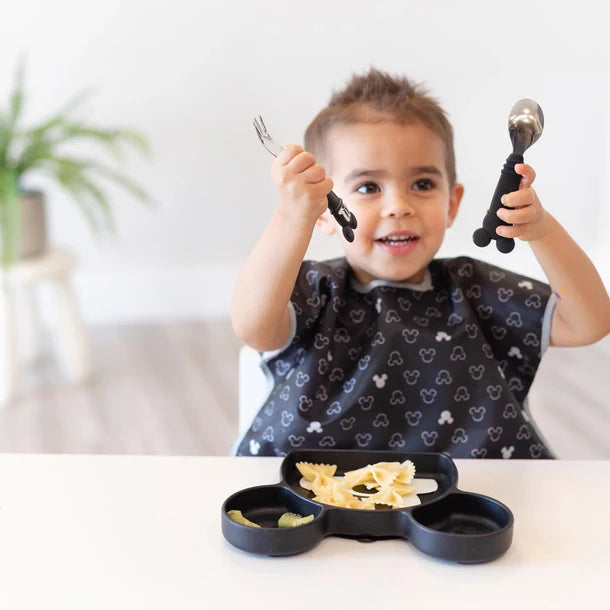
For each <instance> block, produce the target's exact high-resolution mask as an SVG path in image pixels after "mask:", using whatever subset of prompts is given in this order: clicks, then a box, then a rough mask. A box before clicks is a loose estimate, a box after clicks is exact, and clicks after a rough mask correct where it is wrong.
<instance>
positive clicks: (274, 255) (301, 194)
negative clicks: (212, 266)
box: [231, 145, 333, 351]
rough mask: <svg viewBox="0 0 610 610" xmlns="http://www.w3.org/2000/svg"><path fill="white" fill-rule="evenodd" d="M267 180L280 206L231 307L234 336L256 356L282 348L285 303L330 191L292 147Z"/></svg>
mask: <svg viewBox="0 0 610 610" xmlns="http://www.w3.org/2000/svg"><path fill="white" fill-rule="evenodd" d="M271 175H272V177H273V181H274V182H275V184H276V188H277V191H278V198H279V205H278V206H277V208H276V210H275V212H274V214H273V216H272V218H271V221H270V222H269V224H268V225H267V228H266V229H265V231H264V233H263V235H262V237H261V238H260V240H259V241H258V243H257V244H256V246H255V247H254V249H253V250H252V253H251V254H250V256H249V258H248V260H247V261H246V264H245V265H244V267H243V269H242V270H241V272H240V274H239V277H238V279H237V285H236V287H235V292H234V294H233V301H232V303H231V322H232V324H233V329H234V330H235V333H236V334H237V336H238V337H239V338H240V339H241V340H242V341H243V342H244V343H246V344H247V345H249V346H250V347H252V348H254V349H256V350H259V351H268V350H273V349H277V348H279V347H282V345H284V343H285V342H286V340H287V339H288V334H289V332H290V318H289V313H288V301H289V300H290V296H291V294H292V291H293V289H294V284H295V281H296V278H297V275H298V273H299V268H300V266H301V263H302V261H303V257H304V256H305V252H306V250H307V247H308V245H309V242H310V240H311V235H312V233H313V229H314V226H315V224H316V220H317V219H318V218H319V217H320V216H321V215H322V214H323V213H324V211H325V210H326V209H327V207H328V202H327V199H326V196H327V195H328V193H329V192H330V191H331V189H332V187H333V184H332V181H331V179H330V178H327V177H326V172H325V171H324V168H323V167H322V166H321V165H319V164H317V163H316V160H315V159H314V157H313V155H311V154H310V153H308V152H305V151H304V150H303V148H302V147H300V146H296V145H288V146H286V147H284V150H283V151H282V152H281V153H280V155H279V156H278V157H277V159H276V160H275V162H274V163H273V167H272V170H271Z"/></svg>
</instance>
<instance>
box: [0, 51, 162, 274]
mask: <svg viewBox="0 0 610 610" xmlns="http://www.w3.org/2000/svg"><path fill="white" fill-rule="evenodd" d="M23 73H24V70H23V63H21V64H20V66H19V67H18V69H17V74H16V79H15V85H14V88H13V90H12V92H11V94H10V98H9V103H8V107H7V108H2V105H1V104H0V243H1V263H2V266H3V267H4V268H7V267H10V266H11V265H12V264H13V263H14V262H15V261H16V260H18V259H19V258H22V257H28V256H35V255H36V254H40V253H41V250H42V251H44V247H45V245H46V228H45V221H44V218H45V215H44V208H43V205H44V199H43V196H42V193H40V192H37V191H26V190H24V189H23V188H22V177H23V175H24V174H25V173H26V172H28V171H31V170H36V171H37V172H40V173H42V174H45V175H48V176H50V177H51V178H52V179H53V180H56V181H57V183H58V184H59V185H61V186H62V187H63V188H64V189H65V190H66V191H67V192H68V193H69V194H70V195H71V197H72V198H73V199H74V200H75V202H76V203H77V204H78V205H79V207H80V209H81V211H82V212H83V213H84V215H85V218H86V219H87V221H88V223H89V224H90V225H91V227H92V228H93V229H94V230H95V231H100V230H113V229H114V222H113V215H112V210H111V206H110V203H109V201H108V198H107V196H106V194H105V193H104V191H103V190H102V186H101V181H100V179H102V181H109V182H113V183H115V184H119V185H120V186H122V187H124V188H125V189H127V191H129V192H130V193H131V194H132V195H133V196H135V197H136V198H138V199H140V200H143V201H149V200H150V197H149V196H148V194H147V193H146V192H145V191H144V189H143V188H141V187H140V186H138V185H137V184H136V183H134V182H133V181H131V180H130V179H129V178H128V177H127V176H125V175H124V174H123V173H122V172H121V171H119V170H117V169H114V168H112V167H110V166H109V165H107V164H105V163H102V162H100V161H97V160H94V159H90V158H82V157H79V156H75V155H74V153H72V154H70V153H68V152H66V150H65V148H66V145H72V144H74V143H79V142H86V143H87V144H94V145H97V146H100V147H102V148H103V149H104V150H105V151H107V152H109V153H111V154H112V155H113V156H114V158H116V159H117V160H118V161H120V160H121V159H122V158H123V148H124V147H125V146H131V147H135V148H136V149H137V150H138V151H140V152H141V153H148V152H149V148H148V143H147V141H146V139H145V138H144V137H143V136H142V135H140V134H139V133H137V132H135V131H132V130H129V129H113V128H108V127H100V126H95V125H90V124H88V123H86V122H83V121H81V120H78V119H75V118H73V114H74V111H75V110H76V109H77V107H78V106H79V105H80V104H81V103H82V102H83V101H84V99H85V97H84V96H83V95H79V96H77V97H76V98H74V99H73V100H72V101H70V102H69V103H68V104H66V105H65V106H64V107H63V108H62V109H60V110H59V111H58V112H57V113H56V114H54V115H52V116H50V117H49V118H48V119H47V120H45V121H42V122H41V123H39V124H37V125H34V126H33V127H28V128H25V127H23V126H22V125H21V120H22V111H23V106H24V102H25V94H24V89H23Z"/></svg>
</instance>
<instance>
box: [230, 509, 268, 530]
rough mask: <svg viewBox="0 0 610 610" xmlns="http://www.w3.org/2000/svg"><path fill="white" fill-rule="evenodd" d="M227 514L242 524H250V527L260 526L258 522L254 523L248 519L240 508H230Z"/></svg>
mask: <svg viewBox="0 0 610 610" xmlns="http://www.w3.org/2000/svg"><path fill="white" fill-rule="evenodd" d="M227 515H229V517H231V519H233V521H235V522H236V523H241V524H242V525H249V526H250V527H260V525H258V523H253V522H252V521H250V519H246V518H245V517H244V516H243V515H242V514H241V511H240V510H230V511H227Z"/></svg>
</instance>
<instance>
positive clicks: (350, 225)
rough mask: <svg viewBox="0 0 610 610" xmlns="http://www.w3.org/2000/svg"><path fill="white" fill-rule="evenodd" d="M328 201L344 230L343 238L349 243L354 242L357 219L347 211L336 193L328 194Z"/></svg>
mask: <svg viewBox="0 0 610 610" xmlns="http://www.w3.org/2000/svg"><path fill="white" fill-rule="evenodd" d="M327 199H328V209H329V210H330V213H331V214H332V215H333V216H334V217H335V220H336V221H337V222H338V223H339V224H340V225H341V228H342V229H343V237H345V239H346V240H347V241H354V229H355V228H356V227H357V226H358V221H357V220H356V217H355V216H354V215H353V214H352V213H351V212H350V211H349V210H348V209H347V206H346V205H345V204H344V203H343V201H342V199H341V198H340V197H338V196H337V194H336V193H335V192H334V191H331V192H330V193H328V195H327Z"/></svg>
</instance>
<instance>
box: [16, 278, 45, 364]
mask: <svg viewBox="0 0 610 610" xmlns="http://www.w3.org/2000/svg"><path fill="white" fill-rule="evenodd" d="M15 315H16V317H17V327H18V329H19V350H18V351H19V363H20V364H22V365H26V366H27V365H31V364H34V363H35V362H36V361H37V360H38V359H39V358H40V355H41V353H42V340H41V338H42V330H41V325H40V316H39V315H38V308H37V307H36V295H35V288H34V286H33V285H32V284H24V285H23V286H21V287H20V288H18V289H16V290H15Z"/></svg>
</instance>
